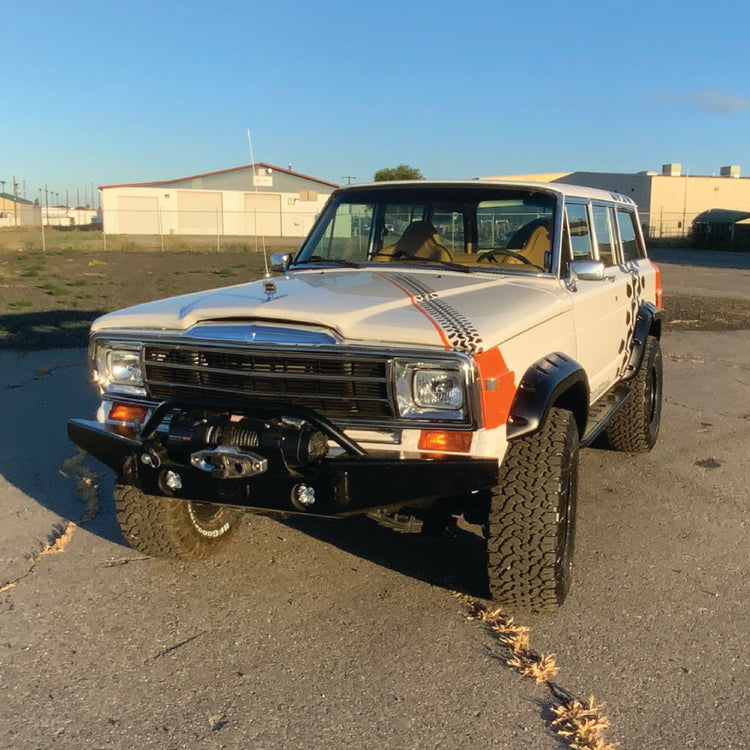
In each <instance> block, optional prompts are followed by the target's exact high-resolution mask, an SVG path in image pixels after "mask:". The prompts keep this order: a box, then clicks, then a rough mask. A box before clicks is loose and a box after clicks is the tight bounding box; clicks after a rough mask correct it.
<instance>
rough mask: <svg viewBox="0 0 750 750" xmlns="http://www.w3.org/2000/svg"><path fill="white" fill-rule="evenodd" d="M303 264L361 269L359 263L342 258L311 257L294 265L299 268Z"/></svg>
mask: <svg viewBox="0 0 750 750" xmlns="http://www.w3.org/2000/svg"><path fill="white" fill-rule="evenodd" d="M303 263H327V264H329V265H332V266H341V267H342V268H362V266H360V264H359V263H355V262H354V261H353V260H344V259H343V258H321V257H320V255H311V256H310V257H309V258H305V259H304V260H299V261H297V262H296V263H295V264H294V265H295V266H299V265H301V264H303Z"/></svg>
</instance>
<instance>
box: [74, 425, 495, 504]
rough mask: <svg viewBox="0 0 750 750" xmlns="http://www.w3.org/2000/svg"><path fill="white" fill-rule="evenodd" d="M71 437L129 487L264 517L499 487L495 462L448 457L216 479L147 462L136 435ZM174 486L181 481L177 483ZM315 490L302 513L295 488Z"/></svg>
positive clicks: (360, 455) (342, 462)
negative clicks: (170, 477) (171, 478)
mask: <svg viewBox="0 0 750 750" xmlns="http://www.w3.org/2000/svg"><path fill="white" fill-rule="evenodd" d="M68 437H69V438H70V440H71V441H72V442H74V443H75V444H76V445H78V446H80V447H81V448H83V449H84V450H85V451H86V452H87V453H89V454H91V455H92V456H93V457H94V458H96V459H98V460H99V461H101V462H102V463H103V464H105V465H106V466H108V467H109V468H111V469H112V470H113V471H114V472H115V473H116V474H117V475H118V477H119V478H120V480H121V481H123V482H124V483H126V484H131V485H134V486H136V487H139V488H140V489H142V490H143V491H144V492H147V493H149V494H154V495H171V496H174V497H181V498H184V499H186V500H195V501H199V502H209V503H215V504H218V505H228V506H234V507H242V508H247V509H248V510H253V511H257V512H261V513H264V512H265V513H283V514H286V513H300V512H303V513H305V514H306V515H318V516H348V515H354V514H358V513H366V512H370V511H374V510H378V509H388V508H399V507H403V506H409V505H417V506H418V505H422V504H429V503H430V502H431V501H434V500H437V499H440V498H447V497H453V496H458V495H464V494H467V493H470V492H472V491H475V490H483V489H488V488H490V487H493V486H494V485H495V484H497V481H498V464H497V461H496V460H495V459H489V458H470V457H462V456H458V457H457V456H446V457H444V458H442V457H441V458H427V457H419V458H401V457H400V456H399V455H398V454H397V453H388V454H386V453H378V454H368V453H367V452H366V451H364V450H363V449H361V448H359V450H358V451H357V453H356V455H352V452H349V454H348V455H347V454H344V455H342V456H340V457H337V458H326V459H324V460H323V461H321V462H320V463H319V464H317V465H314V466H307V467H303V468H297V469H295V470H293V471H288V470H280V469H279V467H278V466H272V467H271V468H269V470H267V471H266V472H264V473H262V474H258V475H256V476H253V477H245V478H241V479H216V478H214V477H213V476H211V474H210V473H207V472H205V471H201V470H200V469H196V468H194V467H193V466H191V465H190V464H187V463H176V462H172V461H164V462H162V463H161V464H160V465H159V466H158V467H153V466H149V465H147V464H145V463H144V462H143V461H142V460H141V457H142V455H143V453H144V451H146V449H147V448H148V447H149V443H150V438H148V437H147V438H146V439H143V438H142V437H141V436H140V435H138V434H136V433H135V432H134V431H133V430H128V429H126V428H120V427H115V426H110V425H103V424H101V423H99V422H94V421H88V420H79V419H74V420H71V421H70V422H69V423H68ZM167 472H174V473H176V474H177V475H178V476H179V479H180V483H181V485H182V486H181V487H180V488H179V489H172V490H170V489H168V488H167V487H166V486H165V476H166V473H167ZM172 484H174V482H172ZM300 484H304V485H306V486H308V487H312V488H313V490H314V494H315V502H314V504H312V505H311V506H309V507H308V508H302V507H300V506H299V504H298V503H296V502H295V500H294V496H295V489H296V488H297V487H298V486H299V485H300Z"/></svg>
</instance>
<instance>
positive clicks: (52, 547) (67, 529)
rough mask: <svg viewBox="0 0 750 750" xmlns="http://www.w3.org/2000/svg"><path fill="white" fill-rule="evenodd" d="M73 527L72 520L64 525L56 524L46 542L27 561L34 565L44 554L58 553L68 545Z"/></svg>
mask: <svg viewBox="0 0 750 750" xmlns="http://www.w3.org/2000/svg"><path fill="white" fill-rule="evenodd" d="M75 528H76V524H74V523H73V522H72V521H68V523H67V524H66V525H65V526H56V527H55V528H54V529H53V531H52V534H51V535H50V538H49V541H48V542H47V544H46V545H45V546H44V547H43V548H42V549H41V550H39V552H37V553H36V554H34V555H31V556H30V557H29V562H30V563H32V564H33V565H35V564H36V563H38V562H39V560H40V559H41V558H42V557H43V556H44V555H59V554H60V553H61V552H62V551H63V550H64V549H65V548H66V547H67V546H68V542H69V541H70V540H71V538H72V536H73V531H74V530H75Z"/></svg>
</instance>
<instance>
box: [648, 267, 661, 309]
mask: <svg viewBox="0 0 750 750" xmlns="http://www.w3.org/2000/svg"><path fill="white" fill-rule="evenodd" d="M649 263H650V264H651V268H653V269H654V283H655V286H656V306H657V307H658V308H659V309H660V310H663V309H664V305H663V301H664V293H663V291H662V288H661V271H659V266H657V265H656V263H654V261H652V260H649Z"/></svg>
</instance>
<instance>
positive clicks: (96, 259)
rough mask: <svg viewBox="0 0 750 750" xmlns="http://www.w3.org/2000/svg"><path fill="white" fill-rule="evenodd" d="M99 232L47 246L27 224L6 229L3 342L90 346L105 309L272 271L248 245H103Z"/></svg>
mask: <svg viewBox="0 0 750 750" xmlns="http://www.w3.org/2000/svg"><path fill="white" fill-rule="evenodd" d="M93 234H94V236H91V235H92V233H90V232H60V233H56V234H55V235H54V237H55V241H56V244H55V245H52V246H51V245H50V244H47V250H46V251H43V250H42V249H41V246H39V247H37V246H36V245H35V244H34V237H33V235H30V234H29V232H28V231H23V232H22V231H16V230H13V231H10V232H0V238H1V241H0V349H46V348H54V347H61V346H63V347H66V346H85V345H86V337H87V333H88V328H89V326H90V324H91V321H92V320H93V319H94V318H96V317H98V316H99V315H102V314H103V313H105V312H109V311H111V310H116V309H119V308H122V307H127V306H129V305H134V304H137V303H139V302H147V301H149V300H153V299H157V298H160V297H169V296H174V295H178V294H186V293H188V292H194V291H198V290H201V289H211V288H215V287H220V286H228V285H230V284H239V283H243V282H246V281H252V280H254V279H257V278H260V277H261V276H262V275H263V274H264V272H265V263H264V260H263V253H262V252H259V251H255V250H254V249H250V248H247V247H244V246H243V247H240V248H232V249H222V250H221V251H218V250H216V249H215V248H211V247H210V246H209V247H208V248H207V247H206V246H205V244H204V245H203V246H202V247H201V246H200V245H198V244H195V245H192V246H190V247H187V248H179V249H170V250H166V249H165V250H164V251H163V252H162V251H161V250H154V249H143V248H139V247H127V246H126V247H121V248H120V249H114V248H112V249H108V250H107V251H104V250H103V249H102V248H101V234H99V236H98V239H97V237H96V233H93ZM9 238H10V239H9ZM165 239H166V238H165ZM180 239H183V238H180ZM108 241H109V238H108ZM97 243H99V245H100V247H99V249H96V244H97ZM16 246H17V247H16ZM92 248H94V249H92ZM273 249H287V248H274V247H272V246H271V247H268V248H267V251H268V252H270V251H271V250H273Z"/></svg>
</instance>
